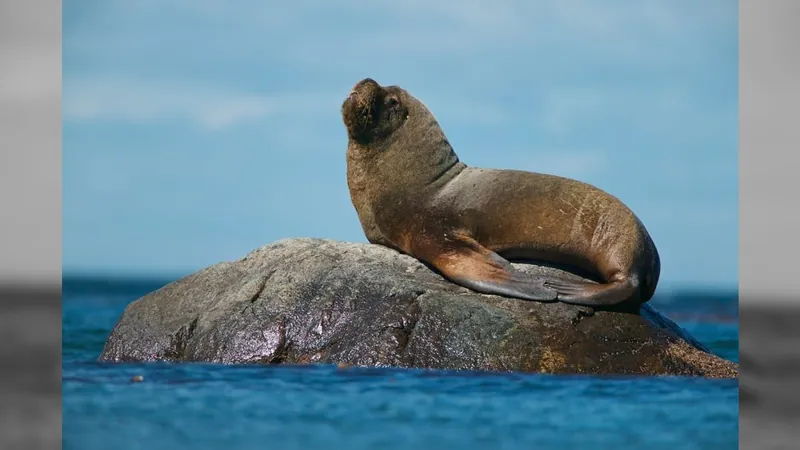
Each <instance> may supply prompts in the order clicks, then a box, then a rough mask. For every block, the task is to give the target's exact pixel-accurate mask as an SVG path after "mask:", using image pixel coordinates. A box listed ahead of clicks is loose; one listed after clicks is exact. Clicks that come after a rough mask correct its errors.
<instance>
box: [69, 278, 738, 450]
mask: <svg viewBox="0 0 800 450" xmlns="http://www.w3.org/2000/svg"><path fill="white" fill-rule="evenodd" d="M169 281H170V280H111V279H100V278H78V277H75V278H65V279H64V280H63V347H62V352H63V353H62V356H63V448H64V449H81V450H95V449H97V450H100V449H102V450H107V449H147V450H156V449H182V448H191V449H192V450H206V449H208V450H211V449H215V450H216V449H228V448H230V449H317V448H325V449H328V450H334V449H354V450H358V449H393V448H397V449H401V448H402V449H405V450H408V449H413V450H427V449H436V450H443V449H449V448H455V449H458V450H471V449H479V448H480V449H483V448H487V449H493V448H496V449H531V448H537V449H591V450H605V449H609V450H611V449H614V450H620V449H647V450H657V449H669V450H675V449H681V450H692V449H708V450H710V449H736V448H738V412H739V411H738V406H739V397H738V383H737V381H736V380H706V379H697V378H680V377H594V376H549V375H536V374H505V373H503V374H499V373H477V372H446V371H434V370H399V369H397V370H395V369H377V368H347V369H339V368H337V367H336V366H220V365H207V364H164V363H159V364H100V363H97V362H96V360H97V357H98V356H99V354H100V352H101V350H102V348H103V344H104V343H105V340H106V338H107V336H108V334H109V332H110V331H111V329H112V328H113V327H114V325H115V324H116V322H117V320H119V317H120V315H121V314H122V312H123V310H124V308H125V306H126V305H127V304H128V303H130V302H131V301H133V300H135V299H137V298H139V297H141V296H142V295H144V294H146V293H148V292H150V291H152V290H155V289H157V288H159V287H161V286H162V285H164V284H166V283H167V282H169ZM652 302H653V305H654V306H655V307H656V308H657V309H659V311H661V312H662V313H664V314H665V315H667V316H668V317H670V318H672V319H673V320H675V321H676V322H677V323H678V324H679V325H681V326H683V327H684V328H685V329H687V330H688V331H689V332H690V333H692V334H693V335H694V336H696V337H697V338H698V339H699V340H700V341H701V342H703V343H704V344H705V345H707V346H708V347H709V348H710V349H711V350H712V351H713V352H714V353H716V354H718V355H720V356H722V357H724V358H728V359H731V360H734V361H738V346H739V342H738V307H737V292H736V291H732V292H684V293H680V292H668V293H657V295H656V298H655V299H654V300H652ZM134 376H141V377H142V381H141V382H135V383H134V382H132V381H131V380H132V378H133V377H134Z"/></svg>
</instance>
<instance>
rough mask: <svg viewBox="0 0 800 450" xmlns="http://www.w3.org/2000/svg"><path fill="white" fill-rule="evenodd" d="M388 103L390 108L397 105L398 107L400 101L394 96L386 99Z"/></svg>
mask: <svg viewBox="0 0 800 450" xmlns="http://www.w3.org/2000/svg"><path fill="white" fill-rule="evenodd" d="M386 104H387V105H389V108H396V107H397V105H399V104H400V103H399V102H398V101H397V99H396V98H394V97H389V98H388V99H387V100H386Z"/></svg>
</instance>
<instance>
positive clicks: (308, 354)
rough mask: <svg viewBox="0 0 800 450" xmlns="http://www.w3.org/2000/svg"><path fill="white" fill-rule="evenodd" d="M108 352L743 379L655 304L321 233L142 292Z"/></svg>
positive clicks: (113, 357)
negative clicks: (547, 291)
mask: <svg viewBox="0 0 800 450" xmlns="http://www.w3.org/2000/svg"><path fill="white" fill-rule="evenodd" d="M517 267H519V268H521V269H522V270H525V271H527V272H529V273H555V274H557V275H560V276H566V277H570V276H572V277H575V276H576V275H571V274H568V273H566V272H562V271H559V270H558V269H555V268H550V267H545V266H538V265H530V264H517ZM100 360H101V361H120V362H122V361H195V362H213V363H225V364H233V363H272V364H275V363H284V364H308V363H334V364H347V365H357V366H395V367H419V368H437V369H457V370H462V369H466V370H492V371H523V372H545V373H592V374H674V375H694V376H706V377H737V376H738V366H737V365H736V364H734V363H732V362H730V361H727V360H724V359H721V358H718V357H717V356H714V355H712V354H710V353H708V352H707V350H706V349H704V348H703V347H702V345H700V344H699V343H698V342H697V341H695V340H694V339H693V338H692V337H691V336H689V335H688V334H687V333H686V332H685V331H683V330H682V329H681V328H679V327H678V326H677V325H675V324H674V323H673V322H672V321H670V320H669V319H667V318H665V317H663V316H661V315H660V314H659V313H657V312H656V311H655V310H654V309H653V308H652V307H651V306H650V305H644V306H643V307H642V308H641V310H640V311H639V312H633V313H630V312H611V311H597V312H595V313H594V314H592V312H591V310H590V309H588V308H584V307H576V306H571V305H566V304H562V303H548V304H545V303H537V302H529V301H524V300H517V299H511V298H503V297H498V296H490V295H482V294H477V293H475V292H472V291H470V290H468V289H465V288H462V287H460V286H457V285H455V284H453V283H450V282H448V281H446V280H444V279H443V278H442V277H441V276H439V275H438V274H437V273H436V272H434V271H432V270H430V269H429V268H428V267H427V266H425V265H423V264H422V263H420V262H418V261H417V260H415V259H414V258H411V257H409V256H405V255H402V254H399V253H397V252H395V251H393V250H390V249H388V248H384V247H381V246H377V245H370V244H353V243H344V242H336V241H330V240H322V239H287V240H282V241H278V242H275V243H273V244H270V245H267V246H265V247H262V248H260V249H258V250H256V251H254V252H252V253H250V254H249V255H247V256H246V257H244V258H242V259H240V260H238V261H234V262H223V263H219V264H216V265H213V266H210V267H208V268H206V269H203V270H201V271H199V272H197V273H194V274H192V275H190V276H187V277H185V278H182V279H180V280H178V281H175V282H173V283H171V284H169V285H167V286H164V287H163V288H161V289H159V290H157V291H155V292H152V293H150V294H148V295H146V296H144V297H142V298H140V299H138V300H136V301H135V302H133V303H131V304H130V305H129V306H128V307H127V308H126V310H125V312H124V313H123V315H122V318H121V319H120V321H119V323H118V324H117V325H116V327H115V328H114V330H113V331H112V333H111V335H110V336H109V338H108V341H107V342H106V345H105V348H104V349H103V352H102V354H101V356H100Z"/></svg>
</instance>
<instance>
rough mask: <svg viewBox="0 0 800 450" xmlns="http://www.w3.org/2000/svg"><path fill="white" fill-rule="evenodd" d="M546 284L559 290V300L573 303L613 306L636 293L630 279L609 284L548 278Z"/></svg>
mask: <svg viewBox="0 0 800 450" xmlns="http://www.w3.org/2000/svg"><path fill="white" fill-rule="evenodd" d="M544 286H546V287H548V288H550V289H553V290H555V291H556V292H558V301H560V302H562V303H569V304H572V305H583V306H612V305H617V304H620V303H623V302H625V301H628V300H630V299H631V298H632V297H633V296H634V294H635V293H636V289H635V285H634V284H633V283H631V282H630V281H629V280H624V281H613V282H611V283H607V284H598V283H590V282H588V281H580V280H565V279H558V280H554V279H552V280H547V281H545V282H544Z"/></svg>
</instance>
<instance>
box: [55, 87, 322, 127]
mask: <svg viewBox="0 0 800 450" xmlns="http://www.w3.org/2000/svg"><path fill="white" fill-rule="evenodd" d="M336 98H337V97H335V96H333V95H324V94H323V95H319V94H279V95H265V94H262V93H252V92H236V91H229V90H224V89H219V88H213V87H206V86H196V85H190V84H182V83H170V82H153V81H141V80H136V79H126V78H119V77H111V76H108V77H92V78H77V79H73V80H69V81H65V83H64V100H63V112H64V118H65V119H67V120H73V121H105V120H118V121H126V122H133V123H145V122H156V121H161V120H187V121H189V122H191V123H192V124H194V125H196V126H199V127H201V128H203V129H206V130H221V129H225V128H228V127H231V126H234V125H237V124H240V123H244V122H248V121H254V120H259V119H261V118H263V117H265V116H268V115H272V114H276V113H280V114H281V115H282V116H285V115H290V114H297V113H303V114H305V113H309V112H313V111H315V110H317V109H319V108H318V105H319V104H320V103H323V102H328V103H330V102H335V101H336Z"/></svg>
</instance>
